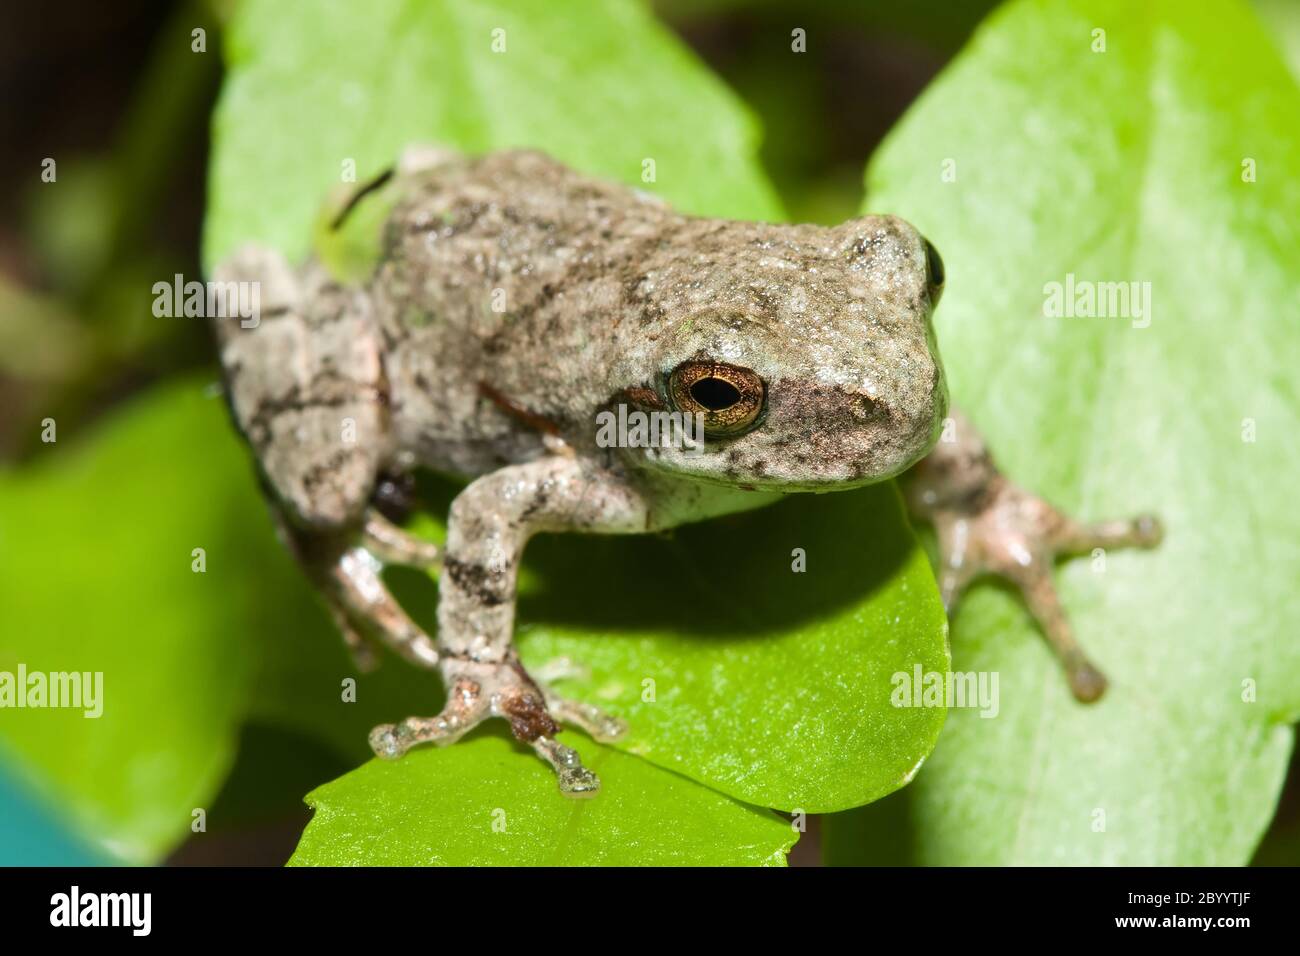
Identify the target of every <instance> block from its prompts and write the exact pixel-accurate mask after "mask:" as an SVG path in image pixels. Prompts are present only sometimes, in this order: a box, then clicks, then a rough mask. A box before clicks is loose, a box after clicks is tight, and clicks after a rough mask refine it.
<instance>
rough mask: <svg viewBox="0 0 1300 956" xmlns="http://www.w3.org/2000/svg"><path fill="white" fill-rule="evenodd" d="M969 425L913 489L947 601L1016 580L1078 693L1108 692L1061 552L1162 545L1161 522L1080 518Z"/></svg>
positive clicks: (925, 465) (1089, 697) (928, 464)
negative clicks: (988, 583) (989, 583)
mask: <svg viewBox="0 0 1300 956" xmlns="http://www.w3.org/2000/svg"><path fill="white" fill-rule="evenodd" d="M959 422H960V420H959ZM961 425H963V426H964V422H962V423H961ZM965 428H966V429H968V431H967V432H966V434H964V435H963V436H961V437H959V439H958V441H957V442H956V443H954V447H951V448H943V447H942V446H939V447H936V449H935V451H934V452H933V453H932V454H931V456H930V457H929V458H927V459H926V460H925V461H923V462H922V463H921V464H920V465H919V466H918V467H917V469H916V471H915V473H914V475H913V477H912V480H911V483H910V485H909V487H908V501H909V504H910V505H911V508H912V510H913V511H914V512H915V513H917V514H919V515H920V516H922V517H924V518H927V519H929V520H930V521H932V522H933V524H934V526H935V531H936V532H937V534H938V538H939V568H938V577H939V591H940V594H941V596H942V598H943V603H944V607H945V608H947V610H948V612H949V614H951V613H952V612H953V611H954V610H955V608H956V605H957V602H958V600H959V599H960V597H961V594H962V592H963V591H964V590H965V588H966V587H967V585H969V584H970V583H971V582H972V581H973V580H975V579H976V578H978V577H980V576H982V575H986V574H992V575H997V576H1000V577H1003V578H1005V579H1007V580H1009V581H1010V582H1011V583H1012V584H1014V585H1015V586H1016V587H1017V588H1018V589H1019V591H1020V593H1021V595H1022V596H1023V597H1024V601H1025V604H1026V605H1027V606H1028V608H1029V611H1030V613H1031V614H1032V615H1033V616H1034V618H1035V620H1036V621H1037V622H1038V624H1039V627H1041V628H1042V631H1043V634H1044V635H1045V636H1046V637H1047V640H1048V642H1049V643H1050V644H1051V646H1052V649H1053V650H1054V651H1055V652H1056V654H1057V656H1059V657H1060V659H1061V662H1062V664H1063V665H1064V666H1065V671H1066V675H1067V677H1068V679H1069V682H1070V690H1071V691H1072V692H1073V694H1074V696H1075V698H1076V699H1078V700H1080V701H1083V702H1085V703H1087V702H1092V701H1095V700H1097V699H1098V698H1099V697H1101V695H1102V693H1103V692H1104V691H1105V690H1106V678H1105V676H1104V675H1103V674H1102V672H1101V671H1100V670H1098V668H1097V667H1095V666H1094V665H1093V664H1092V662H1091V661H1089V660H1088V657H1087V655H1086V654H1085V653H1084V651H1083V649H1082V648H1081V647H1080V646H1079V643H1078V641H1076V640H1075V637H1074V633H1073V630H1072V628H1071V627H1070V622H1069V619H1068V618H1067V616H1066V614H1065V610H1064V608H1062V606H1061V602H1060V597H1059V596H1058V595H1057V592H1056V587H1055V585H1054V584H1053V581H1052V571H1053V568H1054V565H1055V563H1056V560H1057V559H1058V558H1060V557H1064V556H1066V555H1071V554H1079V553H1084V552H1089V551H1092V550H1094V549H1096V548H1128V547H1138V548H1152V547H1155V546H1156V545H1157V544H1159V543H1160V539H1161V536H1162V530H1161V526H1160V522H1159V521H1158V520H1157V519H1156V518H1155V517H1153V516H1151V515H1143V516H1141V517H1138V518H1134V519H1132V520H1128V521H1105V522H1101V523H1099V524H1083V523H1081V522H1078V521H1075V520H1073V519H1072V518H1070V517H1068V516H1067V515H1064V514H1062V513H1061V512H1060V511H1058V510H1057V509H1056V508H1054V507H1052V505H1050V504H1048V503H1047V502H1046V501H1044V500H1043V499H1041V498H1039V497H1037V496H1035V495H1033V494H1031V493H1029V492H1027V491H1025V490H1024V489H1023V488H1020V487H1019V486H1017V485H1015V484H1013V483H1012V482H1010V481H1009V480H1007V479H1006V478H1005V477H1004V476H1003V475H1002V474H1001V473H999V472H998V470H997V468H996V467H995V466H994V465H993V462H992V459H991V457H990V456H989V455H988V453H987V451H986V450H984V448H983V445H982V443H980V442H979V438H978V435H977V434H975V433H974V432H973V429H969V426H965Z"/></svg>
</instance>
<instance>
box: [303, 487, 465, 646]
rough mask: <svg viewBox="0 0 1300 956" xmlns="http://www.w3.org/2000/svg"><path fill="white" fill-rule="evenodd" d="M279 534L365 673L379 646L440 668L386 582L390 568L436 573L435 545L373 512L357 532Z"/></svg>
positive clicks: (422, 634)
mask: <svg viewBox="0 0 1300 956" xmlns="http://www.w3.org/2000/svg"><path fill="white" fill-rule="evenodd" d="M281 529H282V531H283V533H284V535H285V537H286V538H287V539H288V540H289V542H290V544H291V546H292V547H293V549H294V551H295V552H296V553H297V554H298V556H299V558H300V560H301V561H302V563H303V565H304V567H306V568H307V570H308V572H309V573H310V575H311V576H312V578H313V579H314V580H315V581H316V582H317V583H318V585H319V590H320V593H321V595H322V597H323V598H324V599H325V603H326V606H327V607H328V609H329V612H330V616H331V617H332V618H333V619H334V623H335V624H336V625H337V626H338V629H339V631H340V632H341V633H342V634H343V640H344V642H345V643H346V644H347V646H348V649H349V651H351V653H352V656H353V660H354V661H355V662H356V664H357V666H358V667H359V668H360V669H361V670H363V671H367V670H370V669H372V668H373V667H374V665H375V651H374V647H373V646H372V645H373V642H375V641H378V642H380V643H382V644H385V645H387V646H388V647H390V648H391V649H392V650H393V651H394V652H396V653H397V654H398V655H400V656H401V657H403V658H404V659H406V660H407V661H410V662H411V663H412V664H416V665H418V666H420V667H426V668H427V667H434V666H435V665H437V663H438V651H437V648H436V647H435V646H434V642H433V639H432V638H431V637H429V635H428V634H426V633H425V632H424V629H423V628H422V627H420V625H419V624H417V623H415V621H413V620H412V619H411V617H410V616H409V615H408V614H407V613H406V611H405V610H403V608H402V606H401V605H400V604H399V603H398V601H397V599H396V598H395V597H393V595H392V592H390V591H389V589H388V585H387V584H385V583H384V580H383V577H382V572H383V569H384V567H385V565H388V564H404V565H410V566H413V567H418V568H425V569H428V568H436V567H437V566H438V564H439V558H440V555H439V552H438V548H437V546H436V545H434V544H432V543H431V542H429V541H425V540H423V539H420V538H416V537H414V536H412V535H410V534H408V533H407V532H405V531H403V530H402V529H401V528H400V527H398V526H397V525H396V524H394V523H393V522H392V521H390V520H389V519H388V518H387V517H385V516H384V515H383V514H382V513H381V512H380V511H379V510H378V509H377V508H375V507H369V508H367V509H366V513H365V516H364V518H363V519H362V522H361V526H360V528H359V529H358V530H356V531H353V532H338V533H313V532H306V531H302V530H298V529H292V528H290V526H289V525H288V523H287V522H282V523H281Z"/></svg>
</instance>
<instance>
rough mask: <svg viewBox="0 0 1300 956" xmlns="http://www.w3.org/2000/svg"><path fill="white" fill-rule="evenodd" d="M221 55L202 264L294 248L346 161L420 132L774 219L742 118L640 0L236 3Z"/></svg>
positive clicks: (380, 165) (360, 171) (369, 157)
mask: <svg viewBox="0 0 1300 956" xmlns="http://www.w3.org/2000/svg"><path fill="white" fill-rule="evenodd" d="M497 30H500V31H504V33H503V34H495V35H494V31H497ZM502 40H503V41H504V44H505V48H504V52H494V50H493V44H494V41H496V42H497V44H498V46H499V45H500V42H501V41H502ZM226 59H227V63H228V66H229V71H228V74H227V78H226V82H225V87H224V90H223V92H222V96H221V102H220V105H219V107H218V110H217V115H216V118H215V121H214V131H213V135H214V139H215V142H216V151H215V154H214V157H213V161H212V168H211V183H212V188H211V193H210V208H209V213H208V218H207V221H206V225H205V242H204V252H205V260H206V262H207V263H208V265H209V266H211V265H212V264H214V263H216V262H218V261H220V259H221V258H222V257H223V256H224V255H226V254H227V253H229V252H230V251H231V250H232V249H233V248H235V247H236V246H237V245H238V244H239V243H241V242H245V241H249V240H260V241H262V242H265V243H268V244H270V245H272V246H274V247H276V248H279V249H281V250H282V251H283V252H284V253H285V254H286V255H288V256H289V257H290V258H292V259H297V258H301V257H302V255H303V254H305V253H306V251H307V249H308V245H309V243H310V240H311V238H312V234H313V225H314V223H315V222H316V219H317V212H318V210H319V209H320V208H321V205H322V201H323V200H324V198H325V196H326V194H327V191H329V190H330V189H331V187H335V188H338V187H339V186H340V184H341V181H342V177H343V173H344V170H345V163H347V162H349V161H350V162H352V163H353V164H354V166H355V177H356V182H358V183H360V182H365V181H366V180H368V179H370V178H371V177H372V176H374V175H375V174H377V173H379V172H380V171H381V170H384V169H386V168H388V167H389V166H391V164H392V162H393V160H394V159H395V158H396V157H397V155H398V154H399V152H400V151H401V150H402V148H403V147H405V146H407V145H409V144H410V143H416V142H427V143H440V144H445V145H450V146H454V147H456V148H459V149H463V150H465V151H468V152H475V153H477V152H487V151H489V150H493V149H504V148H507V147H516V146H527V147H533V148H538V149H543V150H546V151H547V152H549V153H551V154H552V155H554V156H555V157H556V158H557V159H560V160H563V161H564V162H566V163H568V164H569V165H570V166H573V167H574V168H576V169H581V170H584V171H586V172H590V173H593V174H598V175H602V176H607V177H610V178H612V179H616V180H620V181H623V182H626V183H629V184H632V185H635V186H637V187H638V188H641V189H646V190H649V191H652V192H656V193H658V194H660V195H662V196H663V197H664V198H665V199H667V200H668V201H670V202H671V203H672V204H673V205H675V206H676V207H677V208H679V209H682V210H683V211H686V212H695V213H700V214H706V213H707V214H709V215H716V216H729V217H733V218H754V219H779V218H780V205H779V203H778V202H777V200H776V197H775V193H774V192H773V191H772V188H771V186H770V185H769V184H768V183H767V181H766V180H765V179H764V177H763V175H762V173H761V172H760V170H759V166H758V163H757V160H756V155H757V147H758V134H757V130H756V128H755V126H754V123H753V122H752V120H751V119H750V118H749V116H748V115H747V114H746V113H745V112H744V110H743V108H742V107H741V105H740V103H739V102H738V101H737V99H736V98H735V97H734V96H733V95H732V94H731V93H730V92H729V91H728V90H727V89H726V88H725V86H724V85H723V83H722V82H721V81H720V80H718V79H717V78H716V77H714V76H713V75H712V74H711V73H709V71H708V70H707V69H706V68H704V67H703V66H701V65H700V64H699V63H698V62H697V61H696V60H695V59H694V57H693V56H692V55H691V54H690V53H689V52H688V51H687V50H686V49H685V48H684V47H683V46H682V45H681V43H680V42H678V41H677V40H676V39H675V38H673V37H672V36H671V35H670V34H669V33H668V31H667V30H666V29H665V28H664V27H663V26H662V25H661V24H659V23H658V21H656V20H655V19H654V17H653V16H651V15H650V13H649V12H648V11H647V10H646V9H645V7H644V5H643V4H641V3H638V2H635V0H606V2H603V3H599V4H591V5H588V6H586V7H584V9H583V11H582V15H581V16H566V15H563V14H562V13H559V12H557V11H556V8H554V7H552V6H550V5H547V4H527V5H521V4H515V3H508V2H504V0H483V2H477V3H473V4H466V3H454V2H451V0H440V2H429V3H410V2H406V0H374V2H370V3H366V4H364V5H344V4H339V5H335V6H331V7H329V8H327V9H321V8H320V7H319V6H318V5H316V4H311V3H306V2H303V0H292V2H285V0H275V2H272V0H248V2H245V3H243V4H241V5H240V7H239V10H238V11H237V13H236V15H235V16H234V18H233V20H232V23H231V29H230V34H229V36H228V38H227V43H226ZM646 160H653V161H654V172H655V177H654V181H651V182H647V181H645V180H644V179H643V168H644V167H643V163H644V162H645V161H646Z"/></svg>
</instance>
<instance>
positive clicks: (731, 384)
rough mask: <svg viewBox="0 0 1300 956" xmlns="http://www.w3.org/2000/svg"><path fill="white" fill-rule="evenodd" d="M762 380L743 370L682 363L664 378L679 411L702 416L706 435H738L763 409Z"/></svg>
mask: <svg viewBox="0 0 1300 956" xmlns="http://www.w3.org/2000/svg"><path fill="white" fill-rule="evenodd" d="M763 392H764V388H763V380H762V379H761V378H759V377H758V376H757V375H756V374H755V373H754V372H751V371H750V370H749V369H747V368H740V367H739V366H736V365H723V364H721V363H719V362H683V363H682V364H681V365H679V366H677V368H675V369H673V371H672V374H670V375H669V376H668V395H669V397H670V398H671V399H672V403H673V406H674V407H675V408H676V409H677V410H678V411H679V412H686V413H687V414H689V415H695V414H701V415H703V416H704V431H705V433H706V434H708V435H739V434H741V433H742V432H744V431H746V430H748V429H749V428H750V427H751V426H752V425H753V424H754V422H756V421H757V420H758V415H759V412H761V411H762V410H763Z"/></svg>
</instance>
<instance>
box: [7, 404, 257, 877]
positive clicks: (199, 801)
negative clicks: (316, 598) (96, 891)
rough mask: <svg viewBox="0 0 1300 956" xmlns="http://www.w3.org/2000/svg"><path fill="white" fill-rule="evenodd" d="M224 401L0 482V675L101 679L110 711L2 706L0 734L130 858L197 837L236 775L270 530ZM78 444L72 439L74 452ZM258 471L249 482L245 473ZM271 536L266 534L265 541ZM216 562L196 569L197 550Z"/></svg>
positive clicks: (106, 432) (63, 437)
mask: <svg viewBox="0 0 1300 956" xmlns="http://www.w3.org/2000/svg"><path fill="white" fill-rule="evenodd" d="M222 418H224V408H223V407H222V403H221V401H220V399H219V398H216V397H212V396H210V395H207V396H205V395H203V394H200V392H199V391H198V390H197V389H194V388H186V389H165V390H161V391H158V392H156V393H154V394H153V395H151V396H150V397H149V398H148V399H146V400H144V401H142V402H138V403H136V404H135V405H134V406H133V407H132V408H130V410H129V411H126V412H125V413H124V414H123V415H122V416H120V417H119V418H117V419H116V420H115V421H113V422H112V424H111V425H109V426H107V427H106V428H104V429H102V430H99V431H98V432H97V433H96V434H94V435H90V436H85V439H84V440H82V441H76V440H74V438H73V436H71V435H67V434H60V435H59V436H58V437H59V442H58V443H57V444H52V445H46V446H42V447H44V448H46V449H47V451H46V452H45V457H43V458H42V459H41V460H39V461H38V462H36V463H35V464H34V465H33V466H32V467H30V468H28V469H25V470H24V471H22V472H18V473H8V474H2V475H0V608H3V615H4V623H3V628H2V629H0V670H3V671H8V672H10V673H14V672H16V671H17V669H18V666H19V665H20V664H21V665H25V666H26V669H27V671H28V672H29V673H31V672H34V671H44V672H51V671H54V672H62V671H79V672H91V673H93V672H96V671H98V672H102V674H103V677H102V708H103V713H102V716H100V717H98V718H88V717H85V716H83V710H82V709H21V710H20V709H6V710H4V711H0V733H2V734H3V736H4V742H5V744H6V745H7V748H8V749H9V750H10V751H11V752H14V753H16V755H17V756H19V757H20V758H22V761H21V762H22V765H23V766H24V767H25V768H26V769H27V770H28V771H35V779H34V783H35V784H36V785H37V786H39V787H40V788H41V789H42V791H44V792H47V793H48V792H52V793H53V795H54V796H55V797H57V798H58V799H57V803H58V804H59V805H62V806H65V807H67V808H69V809H70V811H71V813H72V815H73V817H74V819H75V821H76V823H77V824H78V825H79V827H80V829H81V830H82V831H83V832H85V833H86V834H87V835H89V836H91V837H93V838H96V839H98V840H99V841H100V842H101V843H102V844H103V845H104V846H105V847H107V848H108V849H110V850H111V851H113V852H115V853H116V854H117V855H119V856H121V857H123V858H125V859H127V860H132V861H140V862H143V861H148V860H151V859H155V858H156V857H157V856H158V854H159V853H161V852H162V851H163V850H164V849H165V848H166V847H168V846H170V845H171V844H172V843H173V842H174V841H175V840H176V839H178V837H179V836H180V834H182V833H185V832H188V829H189V825H190V811H191V810H192V809H193V808H195V807H203V806H205V805H206V803H205V801H206V800H208V798H209V797H210V796H211V795H212V794H213V793H214V792H215V790H216V788H217V787H219V786H220V783H221V780H222V778H223V777H224V775H225V773H226V771H227V769H228V768H229V765H230V762H231V759H232V753H233V744H234V733H235V727H236V724H237V722H238V720H239V719H240V717H241V715H242V710H243V707H244V700H245V696H246V693H247V687H248V681H249V675H250V671H251V667H252V660H251V658H250V653H249V644H248V642H247V640H246V639H245V637H244V635H245V634H246V633H247V632H248V631H249V630H250V629H251V628H255V627H256V626H257V623H258V614H257V611H256V608H257V607H258V606H259V603H260V598H259V595H260V590H261V586H262V583H263V582H261V581H259V580H258V579H257V576H256V575H250V574H249V573H248V568H247V566H245V565H244V564H243V563H242V562H236V561H232V560H231V557H232V555H240V556H243V555H246V554H247V553H248V543H249V538H250V536H251V537H256V538H263V539H265V538H269V536H268V535H266V534H265V533H264V532H263V533H260V534H259V533H257V532H255V531H254V529H252V528H250V527H249V526H248V525H247V523H246V522H244V523H240V522H231V521H230V520H229V519H230V516H231V515H232V514H243V515H245V516H246V515H247V514H249V513H250V512H252V511H253V510H254V509H256V508H259V507H260V505H259V504H258V503H257V501H256V494H257V493H256V489H255V487H254V486H253V485H252V484H250V483H249V482H248V481H247V480H244V481H232V480H229V479H230V477H231V476H233V475H235V474H242V475H247V470H248V469H247V465H246V463H245V462H244V461H243V460H242V459H243V451H242V449H241V448H240V447H239V443H238V441H237V439H236V438H235V436H234V435H233V434H232V433H229V432H228V431H227V430H225V429H215V428H211V427H208V428H204V427H201V426H202V424H203V423H204V422H207V423H209V424H210V423H213V422H217V421H219V420H220V419H222ZM69 445H71V446H72V447H67V446H69ZM248 477H251V476H248ZM268 543H269V542H268ZM195 548H203V549H204V550H205V552H206V555H205V560H206V562H207V571H206V572H205V573H195V572H194V571H192V570H191V564H192V562H193V561H194V560H195V558H194V557H193V556H192V551H193V549H195Z"/></svg>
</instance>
